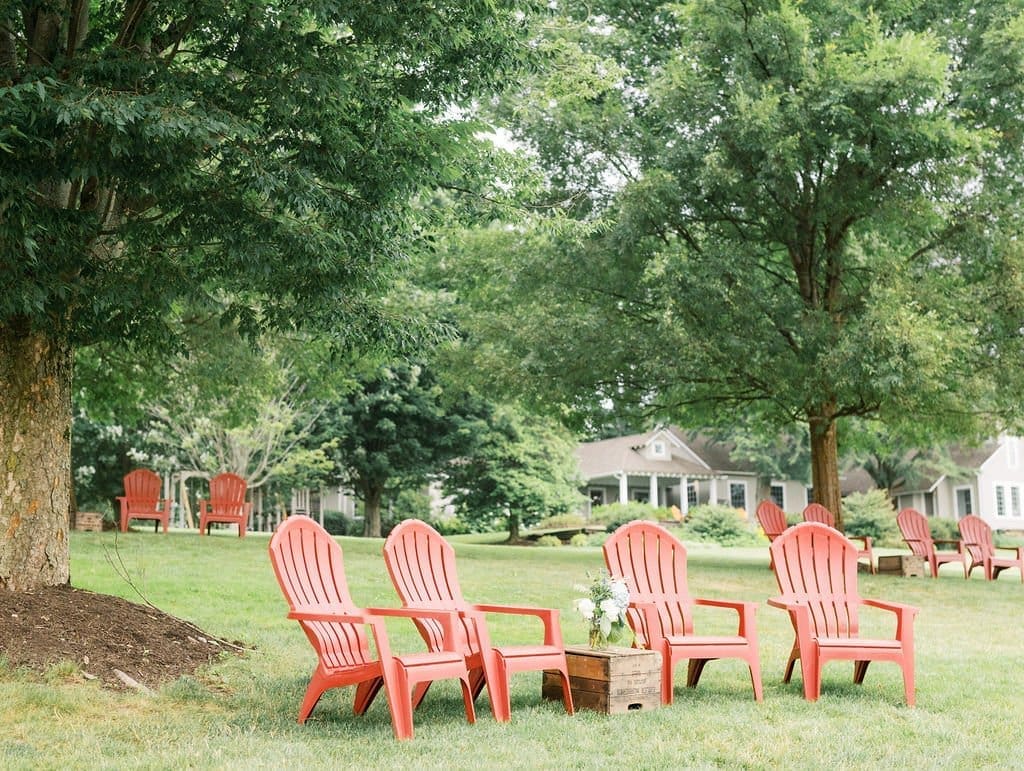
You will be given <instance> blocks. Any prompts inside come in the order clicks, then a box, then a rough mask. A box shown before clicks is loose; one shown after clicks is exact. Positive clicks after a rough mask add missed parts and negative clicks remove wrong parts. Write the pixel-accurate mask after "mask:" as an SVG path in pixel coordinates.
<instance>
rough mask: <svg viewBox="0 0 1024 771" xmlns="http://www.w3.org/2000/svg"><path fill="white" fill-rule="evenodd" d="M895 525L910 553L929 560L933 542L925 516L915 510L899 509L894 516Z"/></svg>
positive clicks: (933, 546) (933, 548) (933, 547)
mask: <svg viewBox="0 0 1024 771" xmlns="http://www.w3.org/2000/svg"><path fill="white" fill-rule="evenodd" d="M896 524H897V525H898V526H899V528H900V535H902V536H903V540H904V541H906V544H907V546H909V547H910V551H911V552H913V553H914V554H916V555H917V556H918V557H921V558H923V559H925V560H929V559H931V556H932V552H933V551H934V550H935V542H934V541H933V540H932V531H931V528H930V527H928V519H927V518H926V517H925V515H924V514H922V513H921V512H919V511H918V510H917V509H901V510H900V513H899V514H897V515H896Z"/></svg>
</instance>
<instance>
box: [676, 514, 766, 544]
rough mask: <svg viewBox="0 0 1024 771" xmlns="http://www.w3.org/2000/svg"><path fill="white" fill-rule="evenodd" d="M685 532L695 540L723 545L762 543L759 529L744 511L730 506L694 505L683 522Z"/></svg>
mask: <svg viewBox="0 0 1024 771" xmlns="http://www.w3.org/2000/svg"><path fill="white" fill-rule="evenodd" d="M683 533H684V534H685V535H686V536H688V537H690V538H692V539H693V540H695V541H704V542H706V543H717V544H719V545H721V546H755V545H757V544H759V543H761V542H762V541H761V539H760V537H759V536H758V529H757V528H756V527H755V526H753V525H751V524H750V523H748V522H747V521H746V518H745V516H744V515H743V514H742V512H737V510H736V509H732V508H729V507H728V506H694V507H693V508H692V509H690V513H689V514H688V515H687V517H686V522H685V523H684V524H683Z"/></svg>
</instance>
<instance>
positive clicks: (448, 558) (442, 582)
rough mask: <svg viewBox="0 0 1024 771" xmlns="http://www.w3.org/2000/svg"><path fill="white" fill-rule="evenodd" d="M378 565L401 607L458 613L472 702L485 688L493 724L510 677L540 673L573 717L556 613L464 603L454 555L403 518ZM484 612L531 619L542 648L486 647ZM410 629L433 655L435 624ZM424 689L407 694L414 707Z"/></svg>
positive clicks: (504, 713)
mask: <svg viewBox="0 0 1024 771" xmlns="http://www.w3.org/2000/svg"><path fill="white" fill-rule="evenodd" d="M384 563H385V565H386V566H387V569H388V574H389V575H390V576H391V582H392V583H393V584H394V585H395V591H397V592H398V596H399V597H400V598H401V600H402V605H403V606H404V607H406V608H414V609H421V608H432V609H437V610H449V611H450V610H454V611H458V613H459V616H460V618H461V619H462V625H463V628H464V630H465V637H464V642H465V648H464V650H463V653H464V655H465V659H466V666H467V668H468V669H469V678H470V686H471V689H472V697H473V698H474V699H475V698H476V697H477V696H478V695H479V694H480V691H481V690H482V689H483V687H484V684H486V685H487V692H488V694H489V695H490V698H491V712H492V713H493V715H494V719H495V720H498V721H502V722H505V721H508V720H511V719H512V706H511V698H510V694H509V678H510V676H511V674H512V673H513V672H529V671H537V670H544V669H546V670H553V671H557V672H558V673H559V674H560V676H561V680H562V700H563V702H564V704H565V711H566V712H568V713H569V714H570V715H571V714H573V703H572V692H571V691H570V690H569V670H568V667H567V665H566V661H565V648H564V647H563V645H562V630H561V628H560V627H559V625H558V615H559V613H558V611H557V610H555V609H549V608H534V607H525V606H519V605H516V606H514V605H491V604H479V603H477V604H471V603H468V602H466V600H465V598H464V597H463V596H462V589H461V588H460V587H459V579H458V575H457V574H456V571H455V550H454V549H452V547H451V544H449V543H448V542H447V541H445V540H444V538H442V537H441V534H440V533H438V532H437V531H436V530H434V528H432V527H431V526H430V525H428V524H426V523H425V522H421V521H420V520H418V519H407V520H405V521H404V522H402V523H401V524H399V525H398V527H396V528H395V529H394V530H392V531H391V534H390V535H389V536H388V538H387V540H386V541H385V542H384ZM487 613H504V614H513V615H520V616H536V617H537V618H539V619H540V620H541V621H542V622H543V624H544V642H543V644H541V645H499V646H492V645H491V641H490V634H489V632H488V629H487V621H486V616H485V614H487ZM416 626H417V627H418V628H419V630H420V634H421V635H422V637H423V639H424V640H425V641H426V643H427V646H428V647H429V648H430V649H431V650H438V646H439V644H440V636H439V634H438V632H439V629H438V625H437V624H436V623H435V622H433V621H423V620H417V621H416ZM429 687H430V683H429V681H424V683H423V684H422V685H421V686H420V687H419V688H418V689H417V691H416V693H415V694H414V695H413V706H414V707H418V706H419V704H420V703H421V702H422V701H423V697H424V696H425V695H426V692H427V688H429Z"/></svg>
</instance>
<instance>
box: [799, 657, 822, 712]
mask: <svg viewBox="0 0 1024 771" xmlns="http://www.w3.org/2000/svg"><path fill="white" fill-rule="evenodd" d="M800 668H801V673H802V674H803V678H804V698H805V699H807V701H817V700H818V697H819V696H820V695H821V658H820V657H819V656H818V655H817V654H815V655H814V656H807V657H806V658H805V657H801V658H800Z"/></svg>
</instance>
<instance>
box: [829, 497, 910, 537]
mask: <svg viewBox="0 0 1024 771" xmlns="http://www.w3.org/2000/svg"><path fill="white" fill-rule="evenodd" d="M843 527H844V529H845V531H846V533H847V534H848V535H860V536H870V537H871V540H872V541H874V543H875V544H876V545H878V546H899V545H900V544H902V543H903V539H902V537H901V536H900V531H899V527H897V525H896V511H895V510H894V509H893V507H892V501H890V500H889V495H888V493H886V491H885V490H869V491H868V492H866V493H853V494H851V495H848V496H846V498H844V499H843Z"/></svg>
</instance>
